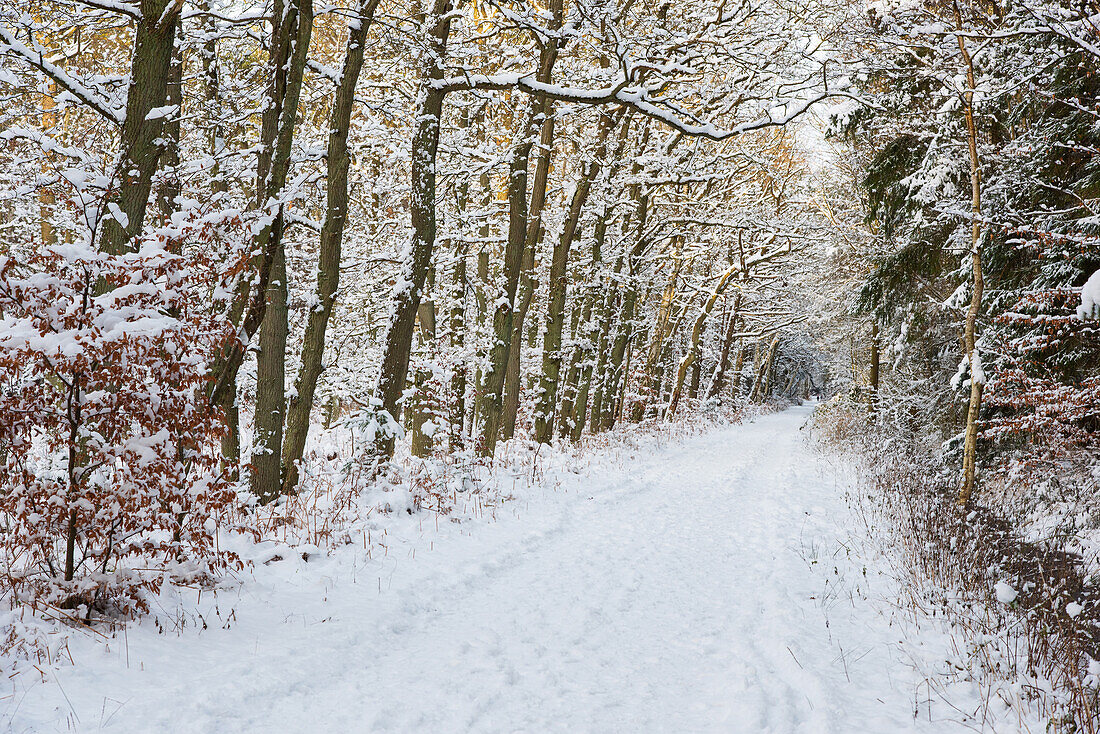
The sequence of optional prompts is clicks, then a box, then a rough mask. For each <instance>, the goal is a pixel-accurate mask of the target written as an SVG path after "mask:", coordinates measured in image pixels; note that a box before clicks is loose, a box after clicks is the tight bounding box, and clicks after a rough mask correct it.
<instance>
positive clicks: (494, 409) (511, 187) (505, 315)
mask: <svg viewBox="0 0 1100 734" xmlns="http://www.w3.org/2000/svg"><path fill="white" fill-rule="evenodd" d="M562 2H563V0H551V4H550V11H551V13H552V14H553V20H552V21H551V24H550V25H551V29H552V30H557V29H559V28H561V26H562V20H563V16H562V8H563V6H562ZM557 57H558V40H557V37H556V36H555V37H553V38H552V39H551V40H548V41H546V42H544V43H543V45H542V51H541V53H540V55H539V68H538V72H537V73H536V78H537V79H538V80H539V81H540V82H542V83H544V84H548V83H549V82H550V78H551V73H552V72H553V68H554V63H555V62H556V61H557ZM546 105H547V103H546V100H545V98H542V97H538V98H536V99H535V100H534V101H533V102H532V108H531V114H530V115H529V116H528V119H527V123H526V129H525V130H522V131H521V132H520V137H519V143H518V144H517V145H516V148H515V151H514V152H513V155H512V164H511V167H510V171H509V176H508V202H509V205H508V209H509V210H508V243H507V247H506V248H505V251H504V294H503V298H502V299H500V301H499V305H498V307H497V310H496V313H495V314H494V318H493V326H494V329H493V331H494V332H495V334H496V338H495V340H494V344H493V348H492V349H491V350H490V352H489V366H488V369H487V370H486V374H485V375H484V377H483V382H482V387H481V401H482V405H483V406H484V407H483V408H482V410H481V411H480V412H481V415H482V432H481V441H480V443H479V445H478V451H479V452H480V454H481V455H482V456H486V457H492V456H493V454H494V452H495V451H496V443H497V438H498V437H499V435H500V428H501V419H502V413H503V408H504V406H503V394H504V382H505V378H506V376H507V369H508V360H509V357H510V354H511V351H512V340H513V337H514V333H513V332H514V329H515V324H516V305H517V304H516V292H517V290H518V287H519V280H520V273H521V269H522V267H523V261H524V254H525V252H526V249H527V240H528V233H527V225H528V214H529V212H528V207H527V166H528V162H529V160H530V156H531V148H532V147H533V145H534V141H535V133H536V132H538V131H540V130H541V129H542V128H543V124H544V122H545V120H544V114H545V113H544V111H545V110H546V109H547V106H546ZM552 133H553V130H552V129H551V130H550V134H552ZM547 171H549V169H547ZM540 208H541V207H540ZM537 234H538V233H537V232H535V235H534V236H535V237H537ZM517 392H518V386H517Z"/></svg>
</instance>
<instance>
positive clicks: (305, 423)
mask: <svg viewBox="0 0 1100 734" xmlns="http://www.w3.org/2000/svg"><path fill="white" fill-rule="evenodd" d="M378 1H379V0H363V2H362V3H361V5H360V7H359V13H358V15H357V17H356V19H355V21H354V22H352V23H349V27H348V43H347V49H346V50H345V52H344V69H343V72H342V73H341V75H340V83H339V84H338V85H337V87H336V94H335V97H334V98H333V102H332V115H331V118H330V120H329V138H328V155H327V157H326V159H325V161H326V164H327V174H328V175H327V182H328V192H327V208H326V211H325V222H324V224H323V225H322V227H321V242H320V248H319V252H318V260H317V288H316V297H317V305H316V306H314V307H313V308H311V309H310V311H309V316H308V317H307V321H306V330H305V334H304V335H303V337H302V362H301V365H300V367H299V369H298V377H297V379H296V380H295V381H294V392H293V393H292V394H291V397H290V401H289V405H288V406H287V420H286V441H285V445H284V447H283V492H284V493H289V492H293V491H294V489H295V487H297V486H298V464H299V462H300V461H301V460H302V454H303V452H304V451H305V447H306V437H307V435H308V434H309V417H310V413H312V412H313V398H314V395H315V393H316V390H317V380H318V379H319V378H320V376H321V371H322V369H323V364H322V362H323V358H324V353H325V332H326V330H327V328H328V322H329V319H330V318H331V317H332V312H333V309H334V308H335V305H336V293H337V290H338V289H339V286H340V251H341V246H342V244H343V239H344V224H345V223H346V222H347V214H348V169H349V168H350V166H351V156H350V155H349V154H348V134H349V132H350V128H351V113H352V110H353V109H354V107H355V87H356V84H358V82H359V74H360V72H361V71H362V69H363V52H364V49H365V48H366V40H367V33H368V32H369V31H370V26H371V23H372V22H373V20H374V12H375V9H376V8H377V7H378Z"/></svg>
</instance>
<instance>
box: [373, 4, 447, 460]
mask: <svg viewBox="0 0 1100 734" xmlns="http://www.w3.org/2000/svg"><path fill="white" fill-rule="evenodd" d="M450 10H451V4H450V0H434V1H433V5H432V10H431V14H430V16H429V17H427V18H423V19H422V21H423V24H424V31H425V41H426V46H427V48H426V49H425V51H424V52H423V54H422V56H421V59H420V94H419V99H418V102H417V110H416V115H415V117H414V119H415V120H416V126H415V128H414V130H413V140H412V171H411V173H412V177H411V180H412V196H411V197H410V206H409V210H410V213H411V215H412V230H413V239H412V247H411V249H410V252H409V255H408V258H407V259H406V261H405V263H404V265H403V267H402V271H401V275H400V278H399V282H400V283H401V285H400V286H399V287H398V289H397V290H396V291H395V292H394V294H393V307H392V309H393V310H392V312H391V316H390V323H389V329H388V331H387V334H386V348H385V352H384V354H383V356H382V371H381V374H380V375H379V378H378V385H377V387H376V390H375V394H376V396H377V399H378V400H379V401H380V402H381V405H380V406H378V407H380V408H381V411H382V412H381V413H380V414H379V416H378V419H379V422H380V424H381V425H380V426H379V432H378V436H377V438H376V440H375V449H374V450H375V453H376V455H377V456H378V457H379V458H382V459H389V458H391V457H392V456H393V449H394V439H395V438H396V431H397V430H398V425H399V424H398V421H399V419H400V416H401V405H400V403H399V402H398V401H399V400H400V399H401V394H402V392H403V391H404V390H405V379H406V377H407V376H408V371H409V352H410V350H411V348H412V339H413V328H414V325H415V321H416V313H417V311H418V310H419V308H420V297H421V290H422V289H423V288H424V281H425V279H426V278H427V275H428V269H429V268H430V267H431V260H432V251H433V249H434V248H435V236H436V217H435V214H436V212H435V169H436V166H435V160H436V151H437V150H438V148H439V126H440V118H441V116H442V114H443V98H444V93H443V92H440V91H439V90H437V89H435V88H434V87H433V86H432V82H433V81H434V80H437V79H441V78H443V74H444V68H443V58H444V56H445V55H446V53H447V37H448V36H449V35H450V30H451V14H450Z"/></svg>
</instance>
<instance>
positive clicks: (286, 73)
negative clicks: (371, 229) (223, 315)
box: [207, 0, 313, 500]
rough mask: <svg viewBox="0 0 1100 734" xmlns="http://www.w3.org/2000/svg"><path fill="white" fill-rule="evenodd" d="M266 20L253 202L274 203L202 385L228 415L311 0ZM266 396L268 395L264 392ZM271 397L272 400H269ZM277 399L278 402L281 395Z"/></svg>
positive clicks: (268, 258)
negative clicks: (226, 334) (229, 334)
mask: <svg viewBox="0 0 1100 734" xmlns="http://www.w3.org/2000/svg"><path fill="white" fill-rule="evenodd" d="M271 22H272V31H271V42H270V44H269V50H268V68H269V70H270V81H269V82H268V89H267V93H266V96H267V101H268V104H267V107H266V109H265V110H264V112H263V115H262V118H261V129H260V152H259V156H258V162H257V172H256V203H257V206H258V207H260V208H268V209H273V211H271V212H270V222H269V223H268V224H266V225H265V226H264V227H263V228H262V229H261V230H260V232H259V234H258V235H257V237H256V248H255V249H256V250H257V253H258V254H257V255H256V256H255V257H254V258H253V262H252V271H253V278H252V281H253V282H252V283H251V284H249V283H248V282H247V281H242V283H241V287H240V290H239V292H238V294H237V297H236V299H235V300H234V302H233V305H232V309H231V314H230V316H231V318H232V320H233V321H234V323H239V325H240V328H239V329H238V338H237V339H234V340H232V341H231V342H230V343H229V344H228V345H227V346H226V347H225V349H223V351H222V353H221V354H220V355H218V358H217V359H216V360H215V362H214V366H213V370H212V373H213V375H214V379H213V380H211V381H210V383H209V387H208V388H207V396H208V399H209V401H210V403H211V404H213V405H217V406H221V407H222V409H223V410H224V411H225V413H226V414H227V415H231V414H232V409H233V403H234V401H235V400H236V392H237V372H238V371H239V370H240V367H241V363H242V362H243V361H244V356H245V350H246V349H247V347H248V344H249V342H250V341H251V340H252V337H253V336H254V335H255V334H256V332H257V331H259V330H260V326H261V324H262V323H263V322H264V320H265V316H266V314H267V306H268V297H269V289H270V287H271V285H272V280H273V278H272V272H273V269H274V267H275V264H276V261H277V260H278V259H279V258H280V257H282V249H283V227H284V216H283V207H282V204H281V203H279V198H280V196H281V195H282V192H283V188H284V187H285V186H286V180H287V175H288V172H289V170H290V152H291V145H292V143H293V140H294V126H295V123H296V122H297V119H298V100H299V98H300V96H301V91H302V76H303V74H304V73H305V66H306V59H307V55H308V52H309V42H310V38H311V36H312V34H313V3H312V0H291V2H289V3H286V4H284V2H283V1H282V0H277V2H276V4H275V8H274V10H273V12H272V21H271ZM283 280H285V278H283ZM276 351H277V350H273V349H271V350H268V355H269V356H270V357H271V358H275V356H274V353H275V352H276ZM261 353H262V352H261ZM285 357H286V355H285V353H284V354H283V355H282V359H283V360H285ZM278 392H279V393H280V394H281V393H282V386H279V388H278ZM257 397H258V396H257ZM265 400H268V398H267V397H265ZM274 402H275V401H274V400H271V403H269V405H270V404H272V403H274ZM279 402H282V400H281V398H280V400H279ZM278 410H279V412H280V414H281V413H282V411H283V409H282V408H279V409H278ZM257 413H259V408H257ZM280 426H281V424H280ZM280 431H281V428H280ZM259 432H260V428H259V427H257V433H259ZM265 433H266V432H265ZM270 438H271V436H268V435H264V436H261V437H260V440H261V443H263V444H264V445H268V444H267V442H268V441H269V440H270ZM281 449H282V445H281V444H279V445H278V446H276V447H275V449H274V450H275V451H276V454H275V455H274V459H275V460H276V461H277V459H278V458H279V457H278V453H277V452H279V451H281ZM265 460H267V461H270V460H271V459H270V458H269V459H265ZM264 475H265V479H264V481H265V482H273V484H270V485H267V486H263V487H260V486H259V485H257V484H256V483H255V482H253V488H254V489H259V490H261V491H262V493H263V495H262V496H265V497H267V498H268V500H270V499H272V498H274V497H275V496H277V495H278V493H279V491H280V489H281V482H280V481H279V478H278V475H279V471H278V470H277V469H276V470H274V471H265V472H264Z"/></svg>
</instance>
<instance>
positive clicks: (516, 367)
mask: <svg viewBox="0 0 1100 734" xmlns="http://www.w3.org/2000/svg"><path fill="white" fill-rule="evenodd" d="M538 108H539V111H540V113H541V114H542V116H543V118H544V119H543V122H542V130H541V133H540V136H539V151H538V156H537V157H536V160H535V180H534V182H533V183H532V186H531V205H530V207H529V211H528V222H527V241H526V245H525V253H524V261H523V275H522V276H521V278H520V289H519V299H518V302H517V304H516V315H515V320H514V323H513V324H512V348H511V350H510V351H509V354H508V377H507V380H506V381H505V386H504V387H505V390H504V425H503V427H502V431H501V433H502V435H503V436H504V438H505V439H506V440H507V439H511V438H512V437H513V436H514V435H515V429H516V413H517V412H518V410H519V397H520V395H519V393H520V350H521V349H522V346H523V322H524V319H525V318H526V316H527V310H528V309H529V308H530V307H531V301H532V300H533V298H534V295H535V288H536V287H537V285H538V284H537V282H536V281H535V277H534V273H535V259H536V253H537V252H538V248H539V245H540V243H541V242H542V235H543V225H542V211H543V208H544V207H545V205H546V186H547V182H548V180H549V177H550V160H551V155H552V153H553V146H554V117H553V105H552V104H551V103H550V102H549V101H547V100H545V99H540V100H538Z"/></svg>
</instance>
